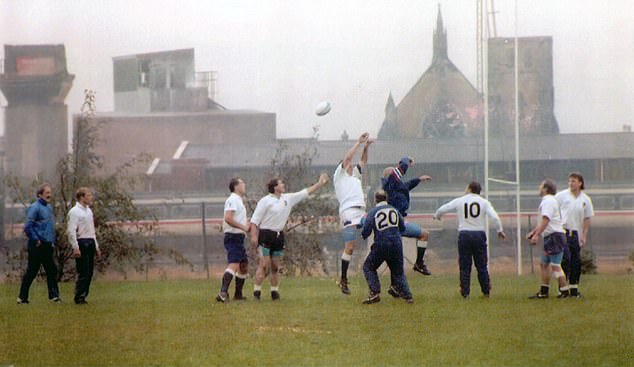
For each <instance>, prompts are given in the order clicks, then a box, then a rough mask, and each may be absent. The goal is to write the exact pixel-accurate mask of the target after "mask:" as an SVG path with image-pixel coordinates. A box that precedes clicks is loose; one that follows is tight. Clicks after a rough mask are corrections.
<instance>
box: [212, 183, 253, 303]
mask: <svg viewBox="0 0 634 367" xmlns="http://www.w3.org/2000/svg"><path fill="white" fill-rule="evenodd" d="M229 191H231V195H229V198H227V200H226V201H225V215H224V222H223V224H222V228H223V232H224V245H225V249H226V250H227V264H228V265H227V269H225V273H224V274H223V276H222V284H221V286H220V293H218V295H217V296H216V301H218V302H227V301H229V285H230V284H231V281H232V280H233V278H234V276H235V278H236V287H235V293H234V296H233V299H234V300H245V299H246V298H245V297H244V296H243V295H242V287H243V286H244V281H245V279H246V278H247V275H248V268H249V261H248V257H247V252H246V250H245V249H244V238H245V233H247V232H249V223H248V222H247V209H246V208H245V207H244V202H243V200H242V198H243V197H244V193H245V192H246V191H247V185H246V184H245V183H244V181H242V179H241V178H239V177H235V178H232V179H231V181H230V182H229Z"/></svg>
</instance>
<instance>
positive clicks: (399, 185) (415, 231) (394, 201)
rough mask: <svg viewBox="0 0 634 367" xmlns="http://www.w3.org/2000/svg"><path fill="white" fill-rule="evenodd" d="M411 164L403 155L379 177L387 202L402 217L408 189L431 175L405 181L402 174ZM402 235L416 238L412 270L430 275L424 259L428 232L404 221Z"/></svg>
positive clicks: (407, 197)
mask: <svg viewBox="0 0 634 367" xmlns="http://www.w3.org/2000/svg"><path fill="white" fill-rule="evenodd" d="M413 164H414V160H413V159H412V158H410V157H403V158H401V160H400V161H399V162H398V166H397V167H388V168H386V169H385V170H384V171H383V178H382V179H381V182H382V184H383V185H382V186H383V190H384V191H385V193H386V194H387V202H388V204H390V205H392V206H393V207H395V208H396V209H397V210H398V211H399V213H400V214H401V215H402V216H403V218H405V217H407V210H408V209H409V200H410V198H409V192H410V190H412V189H414V188H415V187H416V186H418V184H419V183H421V181H431V176H427V175H422V176H420V177H416V178H413V179H411V180H409V181H405V180H404V179H403V176H405V173H407V170H408V169H409V167H411V166H412V165H413ZM403 237H409V238H416V263H414V270H415V271H417V272H419V273H421V274H424V275H431V272H430V271H429V269H427V266H426V265H425V260H424V257H425V251H426V250H427V240H428V239H429V232H427V231H424V230H423V229H422V228H421V227H420V226H419V225H418V224H416V223H414V222H405V232H403Z"/></svg>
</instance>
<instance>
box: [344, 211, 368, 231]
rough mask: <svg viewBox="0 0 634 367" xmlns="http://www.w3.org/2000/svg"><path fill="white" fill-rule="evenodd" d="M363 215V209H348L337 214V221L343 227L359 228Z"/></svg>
mask: <svg viewBox="0 0 634 367" xmlns="http://www.w3.org/2000/svg"><path fill="white" fill-rule="evenodd" d="M364 215H365V208H348V209H344V210H343V211H342V212H341V213H339V219H340V221H341V225H342V226H343V227H348V226H359V225H361V219H363V216H364Z"/></svg>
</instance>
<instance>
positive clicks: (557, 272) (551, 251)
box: [526, 179, 569, 299]
mask: <svg viewBox="0 0 634 367" xmlns="http://www.w3.org/2000/svg"><path fill="white" fill-rule="evenodd" d="M556 192H557V185H555V183H554V182H553V181H552V180H550V179H546V180H544V181H542V183H541V184H540V185H539V195H540V196H541V197H542V201H541V203H540V204H539V216H540V220H539V223H538V224H537V226H536V227H535V229H533V230H532V231H530V232H528V234H527V235H526V238H527V239H528V240H529V241H530V244H531V245H533V246H534V245H536V244H537V241H538V240H539V237H540V235H542V236H543V237H544V254H543V255H542V258H541V260H542V263H541V277H542V285H541V288H540V290H539V292H537V294H535V295H533V296H530V297H529V298H532V299H541V298H548V290H549V287H550V273H551V271H552V274H553V275H554V276H555V278H557V281H558V283H559V292H560V294H561V295H562V296H563V297H567V295H568V294H569V291H568V286H567V285H566V276H565V274H564V272H563V271H562V270H561V259H562V258H563V254H564V246H566V237H565V236H564V227H563V221H562V219H561V211H560V209H559V203H557V199H555V196H554V195H555V193H556Z"/></svg>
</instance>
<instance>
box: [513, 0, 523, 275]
mask: <svg viewBox="0 0 634 367" xmlns="http://www.w3.org/2000/svg"><path fill="white" fill-rule="evenodd" d="M517 42H518V39H517V0H515V44H514V48H515V50H514V51H515V57H514V59H515V65H514V66H515V182H516V185H515V205H516V208H515V225H516V226H517V229H516V231H515V232H516V234H517V275H522V218H521V214H520V210H521V206H520V128H519V127H520V99H519V62H518V57H519V51H518V48H519V47H518V44H517Z"/></svg>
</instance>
